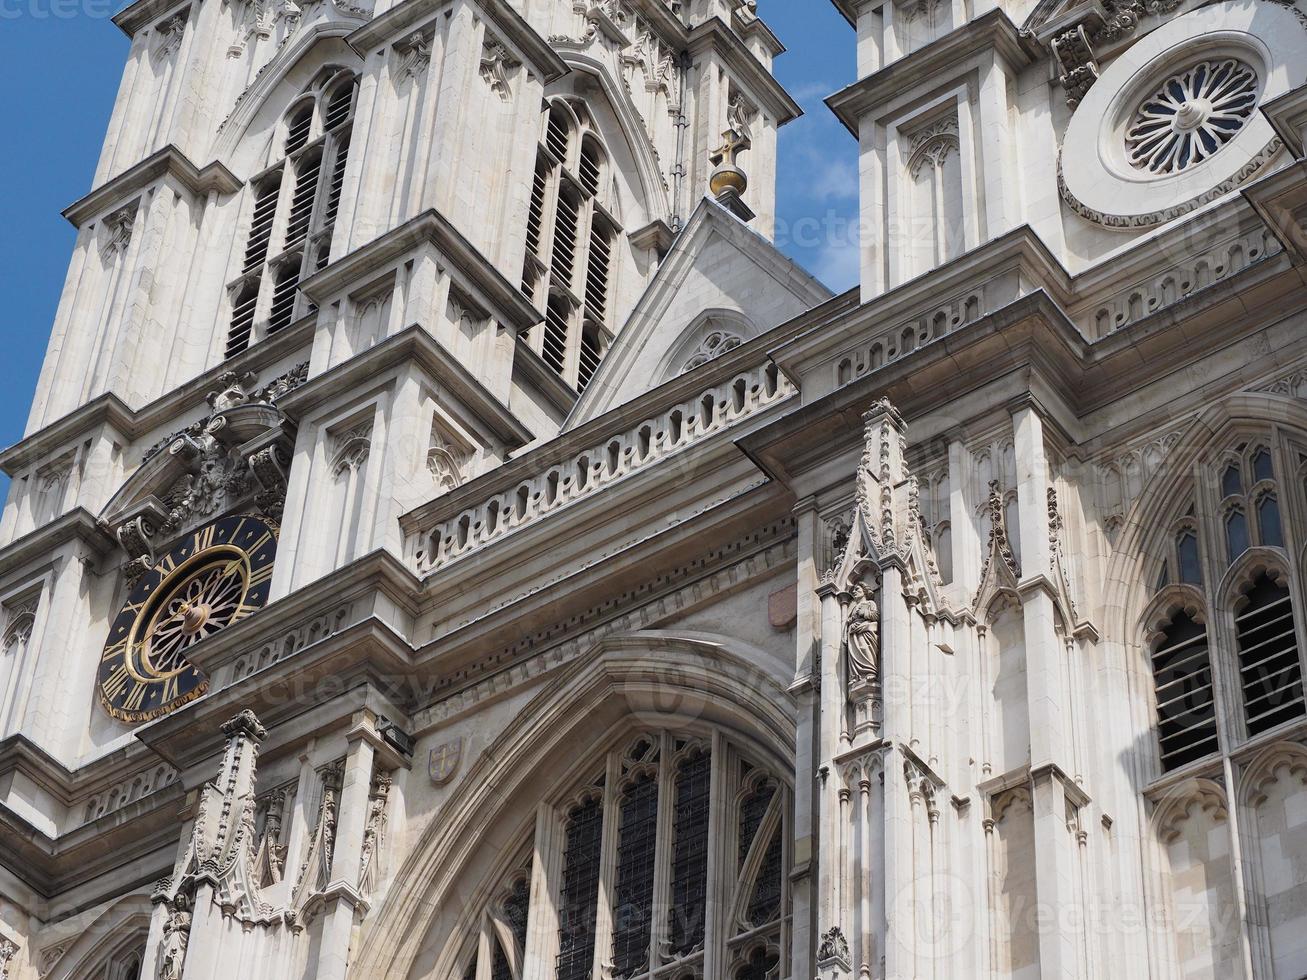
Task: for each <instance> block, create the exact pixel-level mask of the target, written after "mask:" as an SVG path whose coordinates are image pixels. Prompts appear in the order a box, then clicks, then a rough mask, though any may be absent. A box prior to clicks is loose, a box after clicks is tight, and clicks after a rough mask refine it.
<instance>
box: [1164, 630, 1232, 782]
mask: <svg viewBox="0 0 1307 980" xmlns="http://www.w3.org/2000/svg"><path fill="white" fill-rule="evenodd" d="M1152 659H1153V681H1154V683H1155V684H1156V690H1157V726H1158V742H1159V743H1160V748H1161V754H1162V768H1163V769H1166V770H1171V769H1177V768H1179V767H1180V766H1183V765H1187V764H1189V763H1190V762H1194V761H1195V760H1198V759H1202V758H1205V757H1206V756H1209V755H1211V754H1212V753H1214V752H1216V751H1217V748H1218V744H1217V735H1216V695H1215V690H1214V688H1213V685H1212V661H1211V657H1210V656H1209V653H1208V646H1207V627H1206V626H1205V625H1203V624H1202V623H1201V622H1198V621H1197V620H1195V619H1194V618H1193V617H1192V616H1190V615H1189V614H1188V613H1186V612H1180V613H1177V614H1176V615H1175V617H1174V618H1173V619H1172V620H1171V621H1170V622H1168V623H1166V624H1164V625H1163V626H1162V628H1161V630H1160V635H1159V636H1158V637H1157V639H1156V640H1154V642H1153V651H1152Z"/></svg>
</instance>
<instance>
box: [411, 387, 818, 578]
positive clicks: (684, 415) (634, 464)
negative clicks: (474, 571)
mask: <svg viewBox="0 0 1307 980" xmlns="http://www.w3.org/2000/svg"><path fill="white" fill-rule="evenodd" d="M793 393H794V388H793V386H792V385H791V384H790V382H789V381H788V379H786V378H785V377H784V376H783V375H781V374H780V373H779V372H778V371H777V370H776V368H775V367H774V366H772V365H769V364H763V365H758V366H757V367H754V368H751V369H749V370H747V371H745V372H743V373H741V374H739V375H737V376H736V377H735V378H734V379H731V380H727V381H723V382H722V383H720V384H718V385H715V386H713V387H712V388H709V389H708V390H707V391H704V392H703V393H702V394H701V395H699V396H697V397H695V398H691V399H687V400H685V401H683V402H681V403H679V404H677V405H675V406H672V407H671V408H669V409H667V410H666V411H664V412H662V413H661V414H659V415H658V416H656V417H654V418H651V419H648V420H647V421H645V422H642V423H640V424H639V425H636V426H633V427H632V428H630V429H627V430H625V431H624V432H621V433H617V434H614V435H613V436H610V437H609V438H608V439H606V440H605V441H604V442H603V443H601V444H599V445H595V446H592V447H591V448H589V449H588V450H586V451H585V452H583V453H579V454H577V455H576V456H574V457H572V459H571V460H570V461H568V462H565V463H560V464H557V465H553V466H549V467H547V468H546V469H545V470H544V471H543V472H541V473H539V474H537V475H536V476H534V477H531V478H529V479H528V480H525V481H523V482H522V483H521V484H519V485H518V486H517V487H515V488H513V489H512V490H509V491H506V492H503V493H498V494H495V495H494V496H492V497H491V498H490V499H488V500H486V501H484V502H482V503H480V504H478V505H476V506H474V507H470V508H468V509H466V510H464V511H462V512H461V513H459V514H457V515H456V516H454V517H451V518H448V519H446V520H443V521H441V522H440V523H438V524H436V525H435V526H432V527H427V528H422V527H419V528H416V529H414V530H412V531H411V532H410V533H409V535H408V540H407V550H408V553H409V554H410V555H412V556H413V557H412V558H411V559H410V560H411V562H412V564H413V567H414V570H415V571H416V572H417V573H418V574H419V575H426V574H429V573H430V572H432V571H434V570H436V569H438V568H441V567H443V566H445V565H447V564H449V563H450V562H452V561H454V560H455V559H458V558H462V557H464V556H465V555H468V554H471V553H472V552H474V551H477V550H479V549H481V548H483V547H485V546H486V545H488V544H490V543H491V542H493V541H497V540H499V539H501V538H503V537H506V536H507V535H509V534H512V533H514V532H516V531H518V530H520V529H521V528H523V527H526V526H527V525H530V524H534V523H535V522H536V521H538V520H541V519H542V518H544V517H546V516H548V515H550V514H552V513H554V512H556V511H558V510H561V509H562V508H564V507H567V506H568V505H570V504H573V503H575V502H576V501H578V500H581V499H585V498H589V497H591V496H593V495H594V494H596V493H598V492H599V491H601V490H602V489H603V488H604V487H607V486H609V485H611V484H612V483H614V482H616V481H617V480H620V479H624V478H625V477H627V476H629V475H631V474H632V473H635V472H637V471H641V470H644V469H645V468H646V467H648V466H652V465H654V464H656V463H658V462H661V461H662V460H664V459H667V458H668V457H670V456H673V455H676V454H678V453H680V452H682V451H684V450H685V449H687V448H689V447H690V446H693V445H696V444H698V443H699V442H702V441H703V440H704V439H707V438H708V437H710V436H713V435H716V434H717V433H719V432H722V431H724V430H726V429H729V428H730V427H732V426H733V425H735V424H736V423H737V422H739V421H741V420H743V419H746V418H749V417H751V416H753V415H755V414H757V413H758V412H762V411H765V410H766V409H768V408H770V407H771V406H773V405H775V404H777V403H779V402H781V401H784V400H786V399H787V398H789V397H790V396H791V395H792V394H793ZM709 405H710V406H711V410H710V411H708V410H706V409H705V406H709Z"/></svg>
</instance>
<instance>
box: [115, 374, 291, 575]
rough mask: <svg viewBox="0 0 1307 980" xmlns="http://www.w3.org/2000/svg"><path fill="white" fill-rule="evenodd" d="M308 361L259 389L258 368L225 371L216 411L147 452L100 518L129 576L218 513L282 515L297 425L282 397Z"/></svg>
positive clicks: (212, 398) (213, 395)
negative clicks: (245, 371)
mask: <svg viewBox="0 0 1307 980" xmlns="http://www.w3.org/2000/svg"><path fill="white" fill-rule="evenodd" d="M307 367H308V366H307V364H302V365H300V366H299V367H297V368H295V369H294V370H292V371H290V372H288V373H287V374H285V375H282V376H281V377H279V378H276V379H275V380H273V381H272V382H271V383H269V384H267V385H264V386H263V387H261V388H256V387H255V379H254V377H253V375H245V376H239V375H236V374H234V373H228V374H225V375H223V376H222V377H221V378H219V387H218V388H217V389H216V390H215V391H212V392H210V394H209V396H208V402H209V406H210V408H211V409H212V412H211V414H210V415H208V416H207V417H205V418H203V419H201V420H200V421H198V422H195V423H193V424H191V425H189V426H187V427H186V428H184V429H182V430H180V431H178V432H175V433H173V434H172V435H170V436H168V437H167V438H165V439H162V440H160V441H159V442H158V443H156V444H155V445H154V446H152V447H151V448H150V449H149V451H147V452H146V454H145V459H144V461H143V462H142V464H141V466H140V468H139V469H137V471H136V472H135V473H134V474H133V475H132V477H131V478H130V479H129V480H127V482H126V483H125V484H124V485H123V486H122V488H121V489H120V490H119V491H118V493H117V494H115V495H114V497H113V499H112V500H111V501H110V502H109V504H108V506H107V507H106V508H105V509H104V512H103V514H102V515H101V518H100V520H101V523H102V524H103V525H104V526H105V528H106V529H107V530H108V531H109V532H110V533H111V534H112V535H113V536H114V537H115V538H116V539H117V541H118V543H119V544H120V545H121V546H122V548H123V551H124V552H125V553H126V560H125V563H124V566H123V570H124V573H125V574H126V576H127V579H128V581H129V582H133V583H134V582H136V581H137V580H138V579H139V578H140V577H141V576H142V575H143V574H144V573H145V572H146V570H148V569H149V568H151V567H152V566H153V565H154V563H155V560H156V548H157V547H159V546H161V545H162V543H164V542H168V541H173V540H175V539H177V538H179V537H180V536H182V535H184V534H186V532H188V531H189V530H191V529H193V528H195V527H197V526H199V525H200V524H203V523H204V522H206V521H210V520H212V519H214V518H215V517H217V516H218V515H220V514H224V513H231V512H232V511H234V510H236V509H238V508H250V509H255V508H257V509H258V510H259V511H260V512H261V513H262V514H263V515H265V516H266V517H268V518H269V519H270V520H272V521H276V520H278V519H279V518H280V517H281V508H282V505H283V503H284V501H285V494H286V477H287V470H288V469H289V466H290V456H291V449H292V446H293V444H294V438H295V426H294V423H293V422H291V421H290V420H289V419H287V418H286V417H285V415H283V414H282V412H281V410H280V409H278V408H277V406H276V402H277V399H278V398H280V397H281V396H282V395H284V394H286V393H287V392H289V391H292V390H294V389H295V388H297V387H298V386H299V385H300V384H303V382H304V379H305V377H306V376H307Z"/></svg>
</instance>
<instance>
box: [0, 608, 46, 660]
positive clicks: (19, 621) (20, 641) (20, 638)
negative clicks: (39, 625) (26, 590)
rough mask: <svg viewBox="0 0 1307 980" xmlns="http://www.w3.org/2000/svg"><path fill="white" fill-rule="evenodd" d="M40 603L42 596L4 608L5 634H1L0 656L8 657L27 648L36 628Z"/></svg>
mask: <svg viewBox="0 0 1307 980" xmlns="http://www.w3.org/2000/svg"><path fill="white" fill-rule="evenodd" d="M40 601H41V599H40V596H32V597H31V598H28V599H24V600H22V601H19V602H16V603H13V604H12V605H6V606H5V607H4V610H3V612H4V633H3V634H0V656H8V655H9V654H11V653H13V652H15V651H16V650H19V649H26V648H27V644H28V643H29V642H31V639H32V629H33V628H34V627H35V626H36V611H37V609H38V608H39V606H40Z"/></svg>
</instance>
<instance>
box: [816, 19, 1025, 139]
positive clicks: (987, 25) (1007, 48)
mask: <svg viewBox="0 0 1307 980" xmlns="http://www.w3.org/2000/svg"><path fill="white" fill-rule="evenodd" d="M1041 51H1042V49H1041V48H1040V47H1039V45H1038V44H1037V43H1036V42H1035V41H1034V40H1033V39H1031V38H1029V37H1027V36H1025V35H1023V34H1022V33H1021V31H1020V30H1019V29H1018V28H1017V26H1016V25H1015V24H1013V23H1012V21H1011V19H1009V17H1008V15H1007V14H1006V13H1004V12H1003V11H1002V10H1001V9H995V10H992V11H990V12H989V13H987V14H982V15H981V16H980V17H977V18H976V19H975V20H973V21H971V22H970V23H968V24H964V25H962V26H961V27H959V28H958V29H956V30H954V31H951V32H950V33H948V34H945V35H944V36H943V37H941V38H939V39H938V40H936V41H932V42H931V43H929V44H927V45H926V46H925V47H923V48H921V49H920V50H917V51H914V52H913V53H912V54H910V55H907V56H905V57H903V58H900V59H899V60H897V61H894V62H891V63H890V64H889V65H887V66H885V67H884V68H882V69H881V70H880V71H878V72H874V73H873V74H871V75H868V76H867V77H866V78H864V79H862V80H861V81H858V82H854V83H853V84H852V85H850V86H849V87H848V88H845V89H842V90H841V91H839V92H836V93H835V94H834V95H832V96H830V98H828V99H827V100H826V105H828V106H829V107H830V110H831V112H833V113H835V115H836V116H837V117H838V118H839V120H840V122H842V123H844V125H845V126H846V127H848V130H849V132H851V133H852V134H853V135H854V136H857V135H858V127H859V125H860V122H861V119H862V117H863V116H864V115H866V114H867V113H868V112H874V111H875V110H877V109H878V108H880V107H881V106H882V105H883V104H884V103H885V102H887V101H888V100H890V99H892V98H894V97H895V96H897V95H900V94H901V93H904V92H908V91H911V90H912V89H913V88H915V87H916V86H917V85H919V84H920V83H922V82H924V81H927V80H930V81H932V82H933V83H934V84H940V83H942V82H943V81H944V80H945V77H946V76H947V75H948V73H949V72H950V71H954V70H956V69H957V68H958V67H959V65H962V64H964V63H965V62H967V61H969V60H971V59H973V58H977V57H990V56H992V55H994V54H997V55H999V56H1000V57H1001V58H1003V59H1004V60H1006V61H1007V62H1008V63H1009V64H1010V65H1012V66H1014V67H1017V68H1021V67H1024V66H1025V65H1027V64H1029V63H1030V62H1031V61H1033V60H1034V59H1035V58H1037V57H1040V55H1041Z"/></svg>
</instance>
